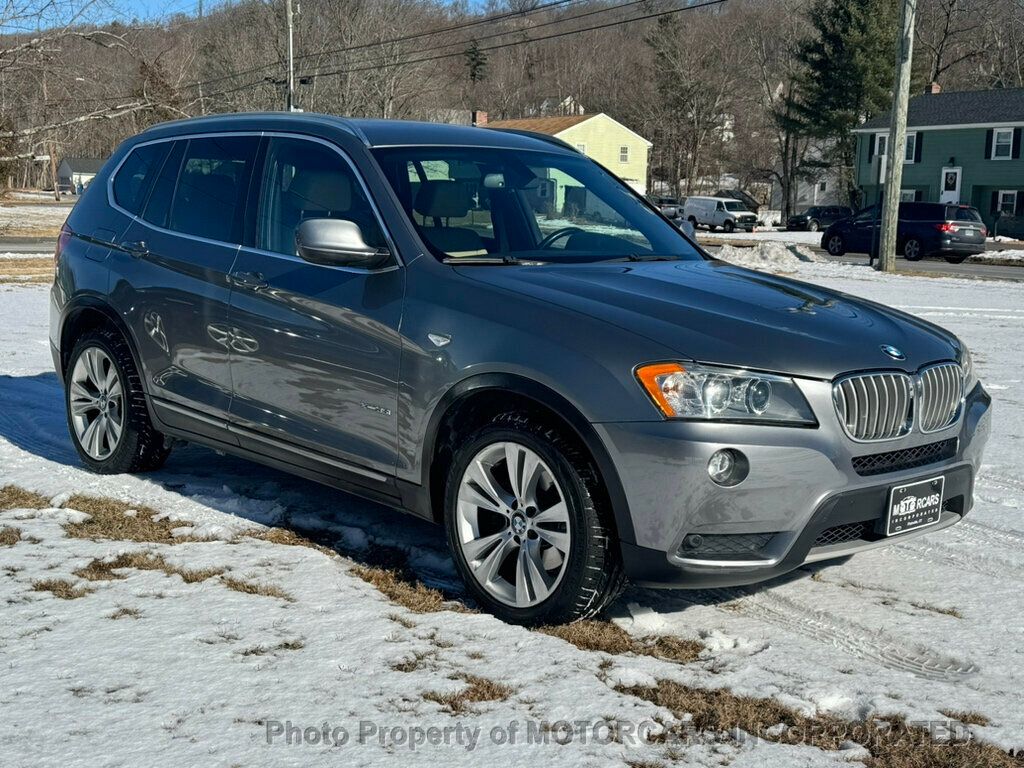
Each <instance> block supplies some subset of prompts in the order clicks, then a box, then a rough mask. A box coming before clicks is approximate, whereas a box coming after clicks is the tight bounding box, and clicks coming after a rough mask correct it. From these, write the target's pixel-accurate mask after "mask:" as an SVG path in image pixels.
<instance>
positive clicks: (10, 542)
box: [0, 526, 21, 547]
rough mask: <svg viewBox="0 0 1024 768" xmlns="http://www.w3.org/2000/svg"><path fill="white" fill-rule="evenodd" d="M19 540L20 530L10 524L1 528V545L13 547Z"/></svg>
mask: <svg viewBox="0 0 1024 768" xmlns="http://www.w3.org/2000/svg"><path fill="white" fill-rule="evenodd" d="M19 541H21V531H20V530H18V529H17V528H11V527H10V526H4V527H3V528H0V547H13V546H14V545H15V544H17V543H18V542H19Z"/></svg>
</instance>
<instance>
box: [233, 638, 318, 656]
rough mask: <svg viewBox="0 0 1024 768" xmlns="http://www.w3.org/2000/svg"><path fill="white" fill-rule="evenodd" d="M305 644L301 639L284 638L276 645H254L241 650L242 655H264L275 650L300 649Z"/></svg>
mask: <svg viewBox="0 0 1024 768" xmlns="http://www.w3.org/2000/svg"><path fill="white" fill-rule="evenodd" d="M305 647H306V644H305V643H304V642H302V641H301V640H285V641H283V642H280V643H278V644H277V645H255V646H253V647H252V648H246V649H245V650H244V651H242V652H241V655H242V656H266V655H267V654H268V653H275V652H276V651H301V650H302V649H303V648H305Z"/></svg>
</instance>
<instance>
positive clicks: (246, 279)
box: [231, 272, 269, 291]
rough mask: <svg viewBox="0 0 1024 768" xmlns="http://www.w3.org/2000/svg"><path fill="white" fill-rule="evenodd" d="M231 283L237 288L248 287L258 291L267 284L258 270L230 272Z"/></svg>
mask: <svg viewBox="0 0 1024 768" xmlns="http://www.w3.org/2000/svg"><path fill="white" fill-rule="evenodd" d="M231 284H232V285H234V286H236V287H238V288H248V289H250V290H253V291H258V290H260V289H262V288H266V287H267V286H268V285H269V283H268V282H267V281H266V279H265V278H264V277H263V274H262V273H260V272H232V273H231Z"/></svg>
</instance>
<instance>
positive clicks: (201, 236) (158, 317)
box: [111, 135, 259, 426]
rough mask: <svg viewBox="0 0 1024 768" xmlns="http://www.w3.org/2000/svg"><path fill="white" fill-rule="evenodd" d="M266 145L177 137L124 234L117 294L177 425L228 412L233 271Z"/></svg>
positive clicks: (234, 138) (242, 139)
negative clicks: (259, 159) (245, 212)
mask: <svg viewBox="0 0 1024 768" xmlns="http://www.w3.org/2000/svg"><path fill="white" fill-rule="evenodd" d="M258 146H259V137H258V136H255V135H253V136H240V135H219V136H203V137H195V138H182V139H178V140H176V141H174V144H173V148H172V150H171V151H170V152H169V153H168V154H167V157H166V160H165V162H164V164H163V168H162V170H161V172H160V175H159V176H158V178H157V179H156V182H155V184H154V185H153V188H152V191H151V192H150V193H149V196H148V200H147V202H146V205H145V207H144V210H143V213H142V215H141V216H140V217H137V218H136V219H135V221H133V222H132V224H131V226H130V227H129V228H128V230H127V231H126V232H125V233H124V234H123V235H122V237H121V242H120V250H119V253H118V258H119V259H120V261H121V264H120V265H119V266H118V268H116V269H114V270H112V272H113V274H115V275H118V282H117V284H115V285H113V286H112V287H111V292H112V293H113V294H114V295H115V297H116V298H117V300H118V305H119V306H122V307H127V308H128V309H127V316H126V318H125V319H126V321H127V322H128V323H129V326H130V327H131V329H132V331H133V334H134V336H135V337H136V339H137V340H138V349H139V355H140V357H141V360H142V365H143V370H144V375H145V376H146V377H147V379H148V383H149V389H150V392H151V394H152V395H153V396H154V397H155V398H157V399H158V400H157V402H158V404H160V405H162V406H163V410H162V411H161V417H162V418H164V411H167V412H168V415H167V418H168V419H169V420H170V421H171V422H172V423H177V421H176V419H175V414H177V415H178V416H181V415H182V414H185V415H188V416H194V415H195V413H196V412H198V413H199V414H201V415H205V416H210V417H214V418H215V419H217V420H218V421H220V420H225V421H226V419H227V416H228V411H229V406H230V403H231V372H230V369H229V365H228V358H229V354H230V344H228V343H227V339H226V332H227V329H228V326H227V319H228V300H229V297H230V294H231V286H230V284H229V282H228V274H229V273H230V272H231V267H232V265H233V264H234V261H235V255H236V254H237V252H238V248H239V243H240V236H241V231H242V213H243V210H244V201H245V197H246V195H247V193H248V186H249V179H250V175H251V173H252V167H253V163H254V160H255V156H256V150H257V148H258ZM186 424H189V425H190V426H194V425H191V422H184V423H182V424H181V426H185V425H186Z"/></svg>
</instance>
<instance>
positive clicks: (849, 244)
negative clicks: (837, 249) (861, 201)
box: [846, 206, 878, 253]
mask: <svg viewBox="0 0 1024 768" xmlns="http://www.w3.org/2000/svg"><path fill="white" fill-rule="evenodd" d="M877 224H878V208H877V207H876V206H871V207H870V208H865V209H864V210H863V211H861V212H860V213H858V214H857V215H856V216H854V217H853V219H852V221H851V222H850V224H849V225H848V227H847V233H848V234H847V236H846V250H848V251H853V252H854V253H868V252H869V251H870V250H871V246H872V243H873V238H874V237H875V229H876V227H877Z"/></svg>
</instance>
